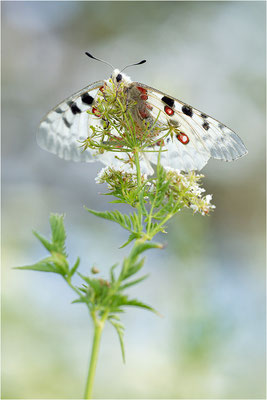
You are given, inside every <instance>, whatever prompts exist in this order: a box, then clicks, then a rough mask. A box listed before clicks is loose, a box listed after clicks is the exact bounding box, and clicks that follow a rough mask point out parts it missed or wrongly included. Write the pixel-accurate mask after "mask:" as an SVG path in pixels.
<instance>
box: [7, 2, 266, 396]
mask: <svg viewBox="0 0 267 400" xmlns="http://www.w3.org/2000/svg"><path fill="white" fill-rule="evenodd" d="M84 51H89V52H92V53H93V54H94V55H95V56H96V57H100V58H103V59H105V60H107V61H109V62H111V63H112V64H115V66H116V67H118V68H122V67H123V66H125V65H126V64H129V63H134V62H138V61H140V60H142V59H144V58H146V59H147V60H148V62H147V64H145V65H143V66H139V67H135V68H132V69H131V70H129V74H130V76H131V77H132V79H133V80H136V81H140V82H143V83H146V84H148V85H150V86H152V87H156V88H158V89H160V90H162V91H165V92H166V93H168V94H170V95H172V96H174V97H177V98H179V99H181V100H183V101H185V102H187V103H189V104H192V105H193V106H194V107H196V108H198V109H200V110H202V111H203V112H206V113H208V114H210V115H211V116H214V117H215V118H217V119H218V120H220V121H222V122H223V123H225V124H226V125H228V126H230V127H231V128H232V129H233V130H235V131H236V132H237V133H238V134H239V135H240V136H241V137H242V139H243V141H244V142H245V144H246V146H247V148H248V151H249V153H248V155H247V156H246V157H244V158H242V159H240V160H238V161H236V162H234V163H223V162H220V161H216V160H211V161H210V162H209V163H208V165H207V166H206V167H205V168H204V170H203V173H204V174H205V176H206V177H205V180H204V186H205V188H206V189H207V193H213V194H214V200H213V202H214V203H215V204H216V207H217V208H216V210H215V212H214V213H213V214H212V215H211V216H210V217H205V218H204V217H200V216H192V214H191V213H190V212H188V213H183V214H181V215H179V216H177V217H176V218H174V219H173V220H172V221H171V223H170V225H169V228H168V235H167V236H162V237H158V240H159V241H160V240H161V241H162V242H164V243H166V244H167V247H166V248H165V249H164V250H163V251H153V252H152V251H151V253H150V254H149V256H148V258H147V263H146V265H145V267H144V270H145V272H146V273H147V272H149V273H150V277H149V279H148V280H147V281H145V282H144V283H142V285H140V287H136V288H133V289H132V293H133V295H134V296H138V297H139V298H140V299H142V300H143V301H145V302H147V303H148V304H151V305H152V306H153V307H155V308H156V309H157V310H159V312H160V313H161V314H162V315H163V318H159V317H157V316H155V315H152V314H149V313H146V311H140V310H135V309H131V310H129V312H128V313H127V314H126V315H125V316H124V317H123V321H124V322H125V324H126V334H125V345H126V365H123V363H122V360H121V355H120V349H119V343H118V339H117V337H116V335H115V332H114V331H113V330H112V329H111V328H109V327H107V329H106V330H105V332H104V335H103V341H102V347H101V352H100V359H99V364H98V367H97V375H96V382H95V391H94V393H95V397H96V398H113V399H115V398H116V399H119V398H133V399H140V398H147V399H149V398H159V399H160V398H179V399H182V398H183V399H191V398H192V399H193V398H202V399H203V398H205V399H223V398H225V399H240V398H243V399H244V398H246V399H252V398H253V399H256V398H257V399H261V398H264V397H265V251H264V247H265V160H264V159H265V3H264V2H242V1H241V2H239V1H237V2H167V1H166V2H71V1H69V2H23V1H22V2H12V1H11V2H2V150H3V151H2V189H3V190H2V206H3V213H2V227H3V230H2V231H3V239H2V249H3V250H2V258H3V263H2V265H3V267H2V275H3V276H2V277H3V279H2V283H3V286H2V318H3V320H2V398H20V399H21V398H25V399H30V398H35V399H37V398H79V397H81V396H82V393H83V389H84V384H85V379H86V374H87V366H88V359H89V352H90V346H91V341H92V325H91V323H90V321H89V318H88V316H87V311H86V309H85V307H83V306H82V305H78V304H75V305H70V302H71V301H72V300H73V299H74V298H75V297H74V295H73V293H72V292H70V290H69V288H68V287H66V285H65V284H64V282H63V280H60V278H59V277H56V276H51V275H49V274H45V273H43V274H42V273H34V272H22V271H17V270H13V269H12V267H13V266H16V265H23V264H29V263H33V262H35V261H37V260H38V259H40V258H42V257H43V256H44V255H45V252H44V251H43V249H42V248H41V246H40V245H39V243H38V242H37V240H36V239H35V238H34V237H33V235H32V232H31V230H32V229H36V230H39V231H40V232H42V233H46V234H49V227H48V216H49V213H50V212H51V211H53V212H59V213H66V227H67V232H68V241H67V244H68V252H69V254H70V256H71V260H73V261H74V260H75V258H76V256H77V255H80V256H81V259H82V272H83V273H86V272H88V271H89V268H90V267H91V266H92V265H93V264H95V265H96V266H97V267H98V268H99V269H100V270H101V276H103V277H104V276H105V274H106V273H107V271H108V268H109V267H110V266H111V265H112V263H114V262H116V261H118V260H121V259H122V257H123V255H124V254H127V252H128V249H127V248H126V249H123V250H119V249H118V247H119V246H120V245H121V244H122V243H123V241H124V240H125V236H124V232H123V231H122V229H121V228H120V227H117V226H115V224H112V223H109V222H105V221H99V220H98V219H97V218H96V217H94V216H92V215H89V214H87V213H86V212H85V210H84V209H83V205H87V206H89V207H90V208H95V209H98V210H105V209H107V208H112V207H111V205H108V204H107V200H108V199H107V198H106V197H105V196H100V195H99V192H100V191H102V192H103V191H104V188H103V187H100V186H98V185H96V184H95V181H94V178H95V176H96V174H97V171H98V170H99V169H100V168H101V167H102V166H101V164H99V163H95V164H78V163H77V164H75V163H73V162H66V161H63V160H60V159H58V158H56V157H55V156H54V155H52V154H49V153H47V152H45V151H43V150H41V149H40V148H38V146H37V144H36V140H35V132H36V129H37V126H38V123H39V120H40V119H41V118H42V116H43V115H44V114H45V113H46V112H47V111H48V110H49V109H51V108H52V107H53V106H54V105H55V104H57V103H58V102H59V101H61V100H62V99H64V98H65V97H67V96H69V95H70V94H72V93H73V92H75V91H77V90H79V89H80V88H82V87H84V86H86V85H87V84H89V83H90V82H93V81H95V80H99V79H105V78H106V77H108V76H109V75H110V72H111V71H110V70H109V69H108V67H107V66H105V65H104V64H100V63H97V62H94V61H92V60H89V59H88V58H87V57H86V56H85V55H84Z"/></svg>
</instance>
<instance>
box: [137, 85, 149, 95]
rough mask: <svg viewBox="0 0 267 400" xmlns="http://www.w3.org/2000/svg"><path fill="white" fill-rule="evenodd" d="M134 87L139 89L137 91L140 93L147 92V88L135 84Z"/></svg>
mask: <svg viewBox="0 0 267 400" xmlns="http://www.w3.org/2000/svg"><path fill="white" fill-rule="evenodd" d="M136 89H137V90H139V92H141V93H142V94H147V90H146V89H144V88H143V87H141V86H136Z"/></svg>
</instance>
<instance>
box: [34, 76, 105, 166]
mask: <svg viewBox="0 0 267 400" xmlns="http://www.w3.org/2000/svg"><path fill="white" fill-rule="evenodd" d="M103 84H104V81H98V82H95V83H92V84H91V85H89V86H87V87H85V88H84V89H81V90H80V91H79V92H77V93H75V94H73V95H72V96H70V97H69V98H68V99H66V100H64V101H63V102H62V103H60V104H58V105H57V106H56V107H55V108H53V110H51V111H50V112H49V113H48V114H46V116H45V117H44V118H43V119H42V121H41V123H40V126H39V129H38V131H37V142H38V144H39V146H41V147H42V148H43V149H45V150H48V151H49V152H51V153H53V154H56V155H57V156H59V157H60V158H64V159H65V160H73V161H87V162H89V161H94V160H95V157H94V156H93V154H92V152H91V151H90V150H88V149H87V150H85V151H82V148H81V147H80V144H79V141H82V140H84V139H86V138H87V137H88V134H89V129H90V126H100V124H101V119H100V118H98V117H97V116H94V115H92V114H88V113H87V111H88V110H90V111H91V110H92V106H93V103H94V99H95V98H96V96H97V93H98V91H99V88H100V87H101V86H103Z"/></svg>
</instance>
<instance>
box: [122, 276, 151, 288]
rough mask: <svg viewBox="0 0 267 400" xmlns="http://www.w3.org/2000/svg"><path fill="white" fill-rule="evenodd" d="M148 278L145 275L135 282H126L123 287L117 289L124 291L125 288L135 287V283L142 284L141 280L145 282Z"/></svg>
mask: <svg viewBox="0 0 267 400" xmlns="http://www.w3.org/2000/svg"><path fill="white" fill-rule="evenodd" d="M148 276H149V274H146V275H144V276H141V278H139V279H136V280H134V281H131V282H128V283H125V285H122V286H120V287H119V290H124V289H126V288H128V287H130V286H133V285H136V284H137V283H139V282H142V281H143V280H145V279H146V278H147V277H148Z"/></svg>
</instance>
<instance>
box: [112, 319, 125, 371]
mask: <svg viewBox="0 0 267 400" xmlns="http://www.w3.org/2000/svg"><path fill="white" fill-rule="evenodd" d="M109 322H110V323H111V325H113V326H114V328H115V329H116V331H117V334H118V337H119V342H120V346H121V355H122V359H123V362H124V363H125V350H124V343H123V334H124V326H123V325H122V324H120V323H118V322H115V321H112V320H110V319H109Z"/></svg>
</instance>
